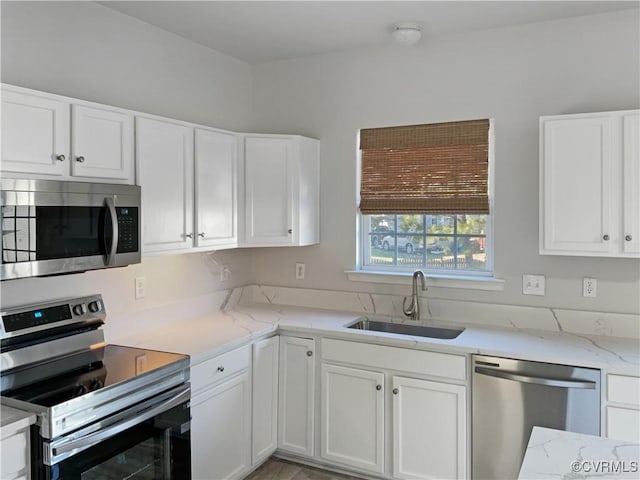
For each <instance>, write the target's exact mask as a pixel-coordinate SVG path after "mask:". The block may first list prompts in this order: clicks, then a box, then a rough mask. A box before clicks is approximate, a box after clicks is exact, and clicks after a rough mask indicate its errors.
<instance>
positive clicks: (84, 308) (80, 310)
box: [71, 303, 87, 315]
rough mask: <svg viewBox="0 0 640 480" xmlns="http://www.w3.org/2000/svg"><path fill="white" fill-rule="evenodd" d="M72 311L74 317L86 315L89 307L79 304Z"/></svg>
mask: <svg viewBox="0 0 640 480" xmlns="http://www.w3.org/2000/svg"><path fill="white" fill-rule="evenodd" d="M71 311H72V312H73V314H74V315H84V314H85V313H87V306H86V305H85V304H84V303H79V304H77V305H74V306H73V307H71Z"/></svg>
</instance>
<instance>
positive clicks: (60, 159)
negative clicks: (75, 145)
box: [56, 154, 67, 162]
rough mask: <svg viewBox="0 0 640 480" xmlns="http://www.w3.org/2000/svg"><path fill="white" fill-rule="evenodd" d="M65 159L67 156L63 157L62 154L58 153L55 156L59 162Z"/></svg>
mask: <svg viewBox="0 0 640 480" xmlns="http://www.w3.org/2000/svg"><path fill="white" fill-rule="evenodd" d="M66 159H67V157H65V156H64V155H63V154H60V155H58V156H57V157H56V160H58V161H59V162H64V161H65V160H66Z"/></svg>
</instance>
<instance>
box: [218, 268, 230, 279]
mask: <svg viewBox="0 0 640 480" xmlns="http://www.w3.org/2000/svg"><path fill="white" fill-rule="evenodd" d="M230 273H231V270H229V267H227V266H226V265H221V266H220V281H221V282H226V281H227V280H229V274H230Z"/></svg>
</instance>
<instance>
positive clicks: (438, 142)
mask: <svg viewBox="0 0 640 480" xmlns="http://www.w3.org/2000/svg"><path fill="white" fill-rule="evenodd" d="M490 126H491V122H490V121H489V120H473V121H463V122H449V123H438V124H429V125H413V126H403V127H390V128H374V129H364V130H361V131H360V154H361V157H360V172H361V175H360V205H359V207H360V217H361V223H360V225H361V233H362V235H361V236H360V242H361V245H360V246H361V248H360V251H361V255H362V258H361V267H362V268H363V269H368V270H383V271H384V270H386V271H403V270H407V271H413V270H415V269H416V268H422V269H424V270H427V271H432V272H441V273H473V274H479V273H489V272H490V271H491V252H490V245H491V242H490V231H491V217H490V215H489V204H490V199H489V171H490V169H489V158H490V156H491V148H490V143H491V142H490V138H491V136H490V133H491V129H490Z"/></svg>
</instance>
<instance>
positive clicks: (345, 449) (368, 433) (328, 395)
mask: <svg viewBox="0 0 640 480" xmlns="http://www.w3.org/2000/svg"><path fill="white" fill-rule="evenodd" d="M383 387H384V374H382V373H380V372H370V371H367V370H360V369H355V368H347V367H339V366H335V365H327V364H323V365H322V390H321V391H322V423H321V425H322V426H321V439H322V448H321V455H322V457H323V458H325V459H327V460H329V461H331V462H338V463H341V464H343V465H348V466H350V467H354V468H357V469H358V470H366V471H369V472H371V473H374V474H378V475H383V474H384V388H383Z"/></svg>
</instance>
